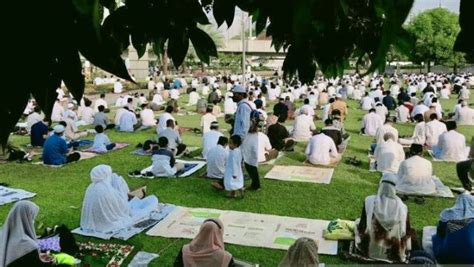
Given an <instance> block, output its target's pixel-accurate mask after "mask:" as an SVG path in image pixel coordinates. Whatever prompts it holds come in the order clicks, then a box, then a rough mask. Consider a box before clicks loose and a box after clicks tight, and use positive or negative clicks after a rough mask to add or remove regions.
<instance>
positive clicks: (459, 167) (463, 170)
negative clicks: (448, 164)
mask: <svg viewBox="0 0 474 267" xmlns="http://www.w3.org/2000/svg"><path fill="white" fill-rule="evenodd" d="M472 164H473V160H472V159H470V160H466V161H461V162H458V163H457V164H456V172H457V173H458V177H459V180H460V181H461V184H462V186H463V187H464V189H466V190H468V191H471V190H472V182H471V179H470V178H469V171H470V170H471V166H472Z"/></svg>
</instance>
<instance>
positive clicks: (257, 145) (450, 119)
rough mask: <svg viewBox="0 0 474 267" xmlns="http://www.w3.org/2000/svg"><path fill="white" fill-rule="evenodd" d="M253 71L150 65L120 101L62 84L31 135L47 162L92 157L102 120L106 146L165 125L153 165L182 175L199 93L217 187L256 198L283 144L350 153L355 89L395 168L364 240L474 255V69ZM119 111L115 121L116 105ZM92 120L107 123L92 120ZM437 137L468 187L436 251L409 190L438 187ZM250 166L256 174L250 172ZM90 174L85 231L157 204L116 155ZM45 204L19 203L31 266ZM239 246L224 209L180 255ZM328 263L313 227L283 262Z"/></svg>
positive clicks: (415, 252)
mask: <svg viewBox="0 0 474 267" xmlns="http://www.w3.org/2000/svg"><path fill="white" fill-rule="evenodd" d="M239 78H241V77H238V76H237V75H229V76H208V77H203V78H192V79H191V81H190V82H189V83H188V81H187V80H186V79H184V78H176V79H174V80H171V79H169V78H160V79H156V78H154V77H150V78H149V80H148V94H145V93H141V94H139V93H137V94H134V95H131V94H123V93H122V88H121V87H120V86H119V85H117V82H115V84H114V93H116V94H120V95H119V96H118V97H117V100H116V102H115V104H114V105H113V106H114V107H112V104H111V103H109V102H110V100H108V99H107V98H106V95H105V94H102V95H100V96H99V98H97V99H96V100H95V101H91V100H89V99H87V98H83V99H82V100H81V101H80V102H79V103H75V102H74V101H72V99H71V98H70V97H68V96H67V95H66V94H65V93H64V92H62V93H61V91H58V100H57V101H56V103H55V105H54V108H53V113H52V116H51V120H50V119H49V118H47V117H45V116H44V115H43V114H42V112H41V109H40V108H39V107H38V106H35V105H34V104H32V105H29V107H28V108H29V109H30V110H29V111H26V113H27V114H28V117H27V120H26V121H27V125H28V126H27V130H28V131H29V133H30V136H31V144H32V145H33V146H39V147H43V157H42V158H43V162H44V163H45V164H49V165H62V164H67V163H70V162H74V161H78V160H80V153H78V152H77V151H76V148H77V146H78V143H79V142H80V141H81V139H83V138H84V137H86V136H87V135H89V134H92V133H93V134H95V137H94V141H93V144H92V147H93V149H94V150H96V151H97V152H100V153H106V152H107V151H110V150H111V149H113V148H114V146H115V143H113V142H112V141H111V140H110V139H109V138H108V136H107V134H106V132H107V131H110V130H112V129H116V130H117V131H120V132H125V133H133V132H136V131H139V130H143V129H149V128H153V129H156V137H155V138H154V139H152V140H146V141H145V142H144V143H143V145H142V148H143V150H144V151H145V152H148V153H150V154H151V155H152V157H151V162H152V169H151V172H150V173H147V174H145V175H149V176H157V177H170V176H175V175H176V174H177V173H179V172H180V171H181V170H183V168H184V167H185V166H184V165H183V164H181V163H179V162H176V157H177V156H179V155H183V154H187V153H188V152H189V151H187V146H186V144H184V142H183V138H182V135H183V133H184V131H186V130H187V127H184V126H181V125H178V121H177V119H176V118H175V115H174V114H176V113H177V112H179V111H180V108H181V107H180V106H179V104H178V100H180V98H181V97H182V96H183V95H187V96H188V102H187V104H186V106H187V108H190V107H191V108H194V107H195V113H197V114H200V115H201V120H200V128H199V129H197V130H196V131H195V132H196V133H198V134H201V135H202V151H201V155H200V156H201V157H202V158H203V159H205V160H206V161H207V170H206V176H207V177H209V178H213V179H217V181H216V182H214V183H212V187H213V188H215V189H216V190H224V191H226V192H227V194H226V195H227V196H228V197H230V198H243V197H244V194H245V191H249V190H255V191H256V190H261V183H260V175H259V165H260V164H262V163H263V162H268V161H270V160H272V159H275V158H277V157H278V155H279V153H282V152H285V151H294V147H295V144H297V143H303V145H304V146H305V150H304V154H305V158H306V161H307V163H308V164H313V165H326V166H328V165H333V164H336V163H337V162H339V161H340V160H341V158H342V153H343V152H344V148H345V145H346V144H344V142H346V141H347V140H348V134H347V133H346V131H345V127H344V124H345V122H346V120H347V118H348V116H351V113H352V111H349V107H348V103H356V105H357V108H358V109H359V108H360V109H361V110H364V111H365V112H367V114H366V115H364V116H363V118H362V125H361V130H360V134H362V135H365V136H370V137H373V138H374V143H373V144H372V145H371V146H370V149H369V150H370V152H371V153H372V154H373V155H374V157H375V160H376V170H377V171H379V172H381V173H382V175H381V176H382V178H381V180H380V183H379V189H378V192H377V194H376V195H373V196H369V197H367V198H366V199H365V201H364V202H363V205H362V206H363V208H362V214H361V216H360V218H359V219H357V220H356V227H355V242H354V253H356V254H358V255H360V256H362V257H365V258H369V259H371V260H375V261H381V262H389V263H404V262H416V261H421V259H424V261H422V262H424V263H428V262H429V261H432V262H433V263H434V262H436V261H437V262H439V263H470V264H473V263H474V256H473V255H474V254H473V253H472V251H474V197H473V196H472V195H471V191H472V179H473V177H474V170H473V168H474V164H473V158H474V151H472V149H471V151H470V152H469V146H467V145H466V138H465V137H464V135H462V134H461V133H460V132H459V131H457V127H458V125H474V110H473V109H472V108H470V105H469V100H470V91H469V86H470V85H471V84H474V76H472V75H469V74H466V75H454V74H403V75H399V76H397V75H393V76H390V77H384V76H381V75H373V76H364V77H360V76H358V75H345V76H343V77H340V78H331V79H327V78H323V77H318V78H317V79H316V80H315V81H314V82H312V83H310V84H305V83H302V82H300V81H298V80H293V81H291V82H289V83H286V84H285V83H284V81H283V80H282V79H280V78H279V77H273V78H269V79H266V78H262V77H259V76H256V75H248V77H246V82H245V83H242V82H240V81H239ZM387 79H388V84H389V85H388V86H386V84H387V82H386V80H387ZM96 82H99V80H97V81H96ZM118 82H119V81H118ZM386 87H388V88H386ZM198 89H199V90H198ZM59 90H61V89H59ZM451 95H457V99H459V101H458V104H457V105H456V106H455V107H454V109H453V110H452V112H447V111H446V109H443V108H442V106H441V103H440V102H441V101H439V99H449V98H450V97H451ZM349 100H350V101H351V102H349ZM300 102H301V103H302V105H300V104H299V103H300ZM273 103H274V105H273V108H270V106H271V104H273ZM109 105H110V107H109ZM221 105H222V106H223V110H221V108H220V106H221ZM113 111H115V117H114V120H113V122H112V121H110V119H109V117H110V114H108V113H110V112H113ZM157 111H159V112H160V115H159V116H158V117H156V116H155V112H157ZM221 117H222V118H224V121H225V123H227V124H229V126H230V127H231V129H230V130H229V132H228V134H225V133H224V132H223V131H222V125H220V124H219V122H218V120H219V118H221ZM317 120H322V121H323V123H324V127H323V128H321V129H317V127H316V124H315V121H317ZM52 123H54V124H55V126H54V127H51V126H52ZM395 123H397V124H409V123H414V124H415V127H414V131H413V135H412V136H409V137H403V136H400V135H399V132H398V130H397V129H396V127H395V126H396V125H395ZM87 125H90V127H93V128H94V131H81V130H79V127H81V126H87ZM425 149H427V150H430V151H431V153H432V155H433V157H435V158H437V159H440V160H445V161H454V162H456V166H457V172H458V177H459V179H460V182H461V184H462V186H463V188H464V189H465V191H464V192H462V193H461V194H460V195H459V196H458V197H457V200H456V204H455V205H454V207H452V208H449V209H445V210H444V211H442V212H441V215H440V220H439V223H438V227H437V231H436V235H435V236H434V237H433V252H434V255H432V257H430V256H429V255H428V256H427V255H426V253H424V252H423V251H422V250H423V248H422V247H421V246H420V240H419V238H417V236H416V231H415V230H414V229H413V228H412V226H411V224H410V215H409V211H408V207H407V206H406V205H405V204H404V203H403V200H402V199H401V198H400V197H399V195H400V193H402V194H403V195H417V196H420V195H421V196H428V195H432V194H433V193H434V192H436V185H435V184H434V182H433V179H432V177H433V167H432V163H431V162H430V161H429V160H427V159H425V158H423V157H422V154H423V151H424V150H425ZM405 150H408V151H407V152H406V151H405ZM245 173H246V174H247V175H248V176H249V178H250V180H251V182H250V184H249V185H247V186H245V185H244V174H245ZM131 175H142V174H141V173H135V172H132V173H131ZM90 176H91V180H92V183H91V184H90V185H89V187H88V188H87V190H86V192H85V195H84V201H83V207H82V214H81V223H80V225H81V229H83V230H85V231H91V232H99V233H107V232H111V231H114V230H117V229H121V228H123V227H124V226H127V225H129V224H130V222H132V221H134V219H136V218H139V217H142V216H143V215H144V214H147V213H149V212H150V211H151V210H153V209H156V207H157V204H158V200H157V199H156V197H154V196H149V197H146V198H143V199H139V198H136V197H132V196H131V195H130V194H129V193H130V190H129V188H128V185H127V183H126V182H125V180H124V179H123V178H122V177H120V176H119V175H117V174H115V173H114V172H113V171H112V168H111V167H110V166H107V165H99V166H96V167H95V168H93V169H92V171H91V174H90ZM397 194H398V195H397ZM38 211H39V209H38V207H37V206H36V205H35V204H33V203H31V202H28V201H20V202H18V203H16V204H15V205H14V206H13V208H12V210H11V211H10V214H9V215H8V217H7V219H6V223H5V224H4V227H3V229H2V235H1V236H0V249H1V252H2V253H1V254H0V263H1V264H0V266H21V265H18V264H24V263H25V262H30V261H37V260H38V259H39V260H40V261H41V262H42V263H44V264H46V263H45V260H44V259H45V258H44V257H43V255H42V254H41V253H39V252H38V250H37V245H36V234H35V228H34V219H35V217H36V215H37V213H38ZM18 238H20V239H21V240H22V241H21V242H23V243H22V244H25V245H24V246H23V248H22V249H21V250H13V249H12V248H11V246H12V245H18V244H20V243H21V242H20V241H19V240H18ZM235 260H236V259H234V258H233V256H232V255H231V254H230V253H229V252H227V251H226V250H225V248H224V229H223V224H222V222H220V221H219V220H217V219H210V220H206V221H204V223H203V224H202V226H201V230H200V232H199V233H198V234H197V236H196V237H195V238H194V239H193V240H192V241H191V242H190V243H189V244H187V245H185V246H183V248H182V249H181V250H180V252H179V253H178V255H177V257H176V262H175V266H234V263H235ZM318 263H319V259H318V245H317V243H315V242H314V241H313V240H312V239H310V238H301V239H298V240H297V241H296V242H295V243H294V244H293V245H292V246H291V247H290V249H289V250H288V252H287V255H286V256H285V258H284V259H283V260H282V262H281V264H280V266H315V265H317V264H318ZM23 266H26V265H23Z"/></svg>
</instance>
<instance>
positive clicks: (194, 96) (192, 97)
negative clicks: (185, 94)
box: [188, 88, 201, 106]
mask: <svg viewBox="0 0 474 267" xmlns="http://www.w3.org/2000/svg"><path fill="white" fill-rule="evenodd" d="M199 99H201V97H200V96H199V94H198V93H197V92H196V88H193V89H191V92H190V93H189V101H188V106H195V105H197V102H198V100H199Z"/></svg>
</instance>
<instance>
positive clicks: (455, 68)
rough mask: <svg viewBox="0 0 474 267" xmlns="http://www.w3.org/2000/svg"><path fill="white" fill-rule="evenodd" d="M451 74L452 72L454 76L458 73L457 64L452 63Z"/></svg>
mask: <svg viewBox="0 0 474 267" xmlns="http://www.w3.org/2000/svg"><path fill="white" fill-rule="evenodd" d="M453 72H454V74H457V73H458V64H456V63H454V66H453Z"/></svg>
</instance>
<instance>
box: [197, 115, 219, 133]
mask: <svg viewBox="0 0 474 267" xmlns="http://www.w3.org/2000/svg"><path fill="white" fill-rule="evenodd" d="M214 121H217V118H216V116H214V115H212V113H206V114H204V115H203V116H202V117H201V128H202V133H207V132H209V131H210V130H211V123H212V122H214Z"/></svg>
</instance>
